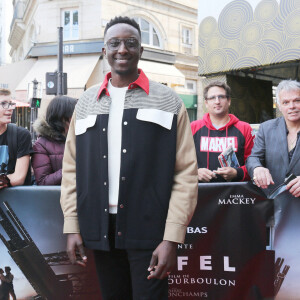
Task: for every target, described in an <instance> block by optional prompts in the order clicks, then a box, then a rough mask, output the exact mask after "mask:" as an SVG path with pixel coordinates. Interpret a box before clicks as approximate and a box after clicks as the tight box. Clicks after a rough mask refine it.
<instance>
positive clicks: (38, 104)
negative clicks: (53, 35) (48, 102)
mask: <svg viewBox="0 0 300 300" xmlns="http://www.w3.org/2000/svg"><path fill="white" fill-rule="evenodd" d="M41 101H42V99H37V98H31V102H30V107H34V108H40V107H41Z"/></svg>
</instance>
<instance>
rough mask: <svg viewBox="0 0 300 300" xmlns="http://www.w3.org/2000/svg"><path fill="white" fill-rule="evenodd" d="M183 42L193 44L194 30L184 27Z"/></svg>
mask: <svg viewBox="0 0 300 300" xmlns="http://www.w3.org/2000/svg"><path fill="white" fill-rule="evenodd" d="M182 43H183V44H185V45H192V30H191V29H189V28H186V27H182Z"/></svg>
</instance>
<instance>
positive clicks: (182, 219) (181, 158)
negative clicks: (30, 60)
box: [61, 70, 198, 250]
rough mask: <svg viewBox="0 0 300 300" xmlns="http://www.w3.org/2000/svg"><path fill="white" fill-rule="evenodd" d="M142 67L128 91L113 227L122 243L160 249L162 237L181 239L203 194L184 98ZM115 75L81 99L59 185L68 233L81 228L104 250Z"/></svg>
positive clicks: (90, 243)
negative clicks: (152, 78)
mask: <svg viewBox="0 0 300 300" xmlns="http://www.w3.org/2000/svg"><path fill="white" fill-rule="evenodd" d="M139 72H140V75H139V78H138V79H137V80H136V81H135V82H133V83H132V84H130V85H129V87H128V90H127V91H126V95H125V102H124V112H123V119H122V141H121V153H120V155H121V166H120V185H119V201H118V213H117V221H116V222H117V224H116V226H117V230H116V233H115V245H116V247H117V248H121V249H154V248H155V247H156V246H157V245H158V244H159V243H160V242H161V241H162V240H163V239H164V240H169V241H174V242H178V243H183V242H184V237H185V233H186V227H187V225H188V223H189V221H190V219H191V217H192V215H193V212H194V209H195V206H196V201H197V191H198V180H197V160H196V153H195V146H194V142H193V137H192V132H191V129H190V123H189V118H188V115H187V112H186V109H185V107H184V104H183V102H182V101H181V100H180V98H179V97H178V96H177V95H176V94H175V93H174V92H173V91H172V90H171V89H169V88H168V87H166V86H164V85H162V84H159V83H155V82H152V81H149V80H148V78H147V77H146V76H145V74H144V73H143V72H142V70H139ZM109 78H110V73H109V74H107V76H106V78H105V80H104V82H103V83H102V85H101V87H100V89H99V86H94V87H91V88H90V89H88V90H87V91H86V92H85V93H84V94H83V95H82V97H81V98H80V99H79V101H78V104H77V106H76V108H75V113H74V115H73V118H72V121H71V124H70V128H69V133H68V137H67V141H66V146H65V154H64V160H63V180H62V188H61V206H62V209H63V212H64V219H65V222H64V233H80V234H81V236H82V238H83V241H84V244H85V246H86V247H88V248H92V249H100V250H109V242H108V223H109V222H108V221H109V209H108V208H109V199H108V189H109V182H108V159H107V157H108V145H107V126H108V118H109V107H110V104H111V98H110V96H109V93H108V90H107V83H108V80H109Z"/></svg>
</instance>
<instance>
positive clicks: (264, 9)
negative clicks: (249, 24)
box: [254, 0, 278, 23]
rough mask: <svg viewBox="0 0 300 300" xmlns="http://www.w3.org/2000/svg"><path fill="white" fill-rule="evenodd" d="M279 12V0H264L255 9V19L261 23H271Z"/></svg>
mask: <svg viewBox="0 0 300 300" xmlns="http://www.w3.org/2000/svg"><path fill="white" fill-rule="evenodd" d="M277 14H278V2H277V1H276V0H262V1H260V2H259V3H258V4H257V6H256V8H255V10H254V19H255V20H256V21H258V22H261V23H270V22H271V21H273V20H274V19H275V18H276V16H277Z"/></svg>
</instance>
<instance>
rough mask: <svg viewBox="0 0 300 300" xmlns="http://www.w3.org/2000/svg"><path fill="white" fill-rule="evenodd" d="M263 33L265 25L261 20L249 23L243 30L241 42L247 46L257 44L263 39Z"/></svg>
mask: <svg viewBox="0 0 300 300" xmlns="http://www.w3.org/2000/svg"><path fill="white" fill-rule="evenodd" d="M263 33H264V29H263V26H262V25H261V24H260V23H259V22H251V23H248V24H246V25H245V27H244V28H243V30H242V32H241V42H242V43H243V44H245V45H247V46H249V45H256V44H257V43H258V42H259V41H260V40H261V38H262V36H263Z"/></svg>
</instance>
